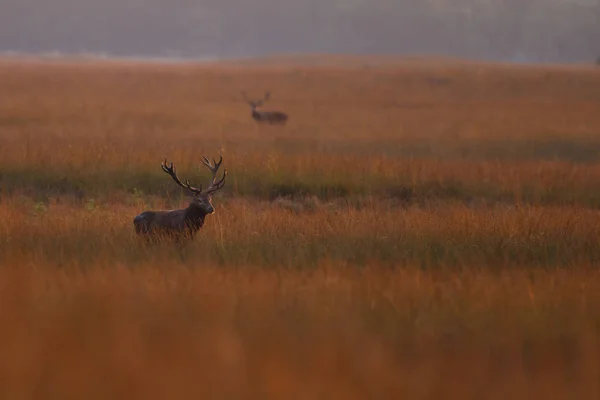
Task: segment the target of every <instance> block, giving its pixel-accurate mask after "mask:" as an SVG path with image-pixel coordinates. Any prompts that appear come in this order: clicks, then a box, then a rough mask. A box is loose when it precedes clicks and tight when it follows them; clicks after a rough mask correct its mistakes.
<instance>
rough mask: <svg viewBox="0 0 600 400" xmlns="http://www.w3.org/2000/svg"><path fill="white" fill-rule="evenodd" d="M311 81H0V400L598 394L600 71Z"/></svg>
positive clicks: (429, 68)
mask: <svg viewBox="0 0 600 400" xmlns="http://www.w3.org/2000/svg"><path fill="white" fill-rule="evenodd" d="M332 60H333V61H332ZM321 61H323V62H322V65H321V66H319V67H310V66H302V65H300V64H298V63H297V64H294V63H292V62H291V61H290V60H288V59H285V60H274V61H273V60H271V61H270V64H269V65H261V64H256V63H242V64H239V65H235V64H232V63H227V64H223V65H210V66H194V65H181V66H150V65H143V64H127V63H106V64H95V63H81V64H72V63H60V62H58V63H43V62H14V61H11V62H3V63H0V91H1V92H2V93H3V96H2V98H0V138H1V140H2V143H1V144H2V145H1V146H0V190H1V191H2V198H1V200H0V264H1V265H2V270H0V281H1V282H2V283H3V290H2V291H1V292H0V322H1V323H2V326H3V329H2V331H1V333H0V352H1V354H3V357H2V360H3V362H2V363H0V376H1V378H2V379H1V380H0V382H3V383H2V384H0V394H1V395H2V398H7V399H8V398H30V397H43V398H48V397H50V398H55V397H56V398H61V399H63V398H81V397H86V398H107V397H109V398H131V397H140V398H189V397H193V396H195V397H203V398H261V399H270V398H311V399H312V398H343V399H352V398H399V397H400V398H401V397H406V398H457V399H458V398H460V399H463V398H528V399H529V398H544V399H554V398H557V399H558V398H597V397H598V395H599V394H600V385H599V384H598V382H600V379H598V378H599V377H600V368H599V363H598V360H599V358H598V357H599V356H600V353H599V352H598V348H599V347H598V346H599V343H598V339H597V338H598V334H599V333H600V332H599V330H598V328H599V326H600V325H598V322H599V321H600V308H599V306H600V297H599V296H600V295H599V293H600V290H599V289H600V275H599V273H598V270H597V264H598V261H599V260H600V243H599V239H600V224H599V222H600V213H598V211H597V208H598V206H599V205H600V190H599V189H598V188H599V185H598V182H599V181H600V164H599V163H598V162H597V156H598V152H599V151H600V139H599V136H598V134H599V133H600V114H599V113H598V105H599V104H600V73H599V72H598V71H597V70H594V69H591V68H590V69H585V68H550V67H536V68H532V67H510V66H498V65H486V64H480V63H471V64H461V63H458V62H454V61H452V62H451V61H444V62H442V61H438V62H431V61H430V62H427V61H426V60H425V61H423V60H417V61H415V60H412V61H410V62H396V61H394V62H392V61H393V60H385V59H384V58H382V59H379V60H378V61H377V63H374V64H372V65H370V66H362V64H361V61H360V59H343V58H342V59H339V60H338V59H335V58H332V59H329V60H321ZM311 63H314V59H312V60H311ZM340 63H342V64H343V65H339V64H340ZM378 63H379V65H378ZM266 89H270V90H271V91H272V94H273V99H272V100H271V102H270V103H268V105H269V107H272V108H280V109H283V110H285V111H286V112H288V113H289V114H290V122H289V124H288V125H287V126H286V127H285V128H281V127H279V128H277V127H258V126H257V125H256V124H255V123H254V122H253V121H252V120H251V119H250V116H249V109H248V107H247V106H246V105H245V104H244V103H243V102H242V101H241V98H240V95H239V91H240V90H246V91H248V92H249V93H251V94H252V95H254V96H259V95H260V94H261V93H262V92H263V91H264V90H266ZM219 151H221V152H222V153H223V155H224V159H225V162H224V165H225V166H227V168H228V170H229V178H228V184H227V185H226V187H225V189H224V190H223V193H222V194H220V195H217V196H216V197H215V199H214V203H215V206H216V208H217V213H216V214H215V215H213V216H210V217H208V219H207V224H206V226H205V227H204V228H203V230H202V231H201V232H200V233H199V235H198V237H197V238H196V240H195V241H194V242H193V243H192V244H191V245H189V246H188V247H187V248H185V249H183V250H181V249H177V248H173V246H170V245H169V244H161V245H159V246H156V247H149V246H148V245H146V244H144V243H140V242H138V241H137V240H136V238H135V236H134V234H133V229H132V228H133V226H132V218H133V216H135V215H136V214H137V213H139V212H140V211H142V210H144V209H148V208H163V207H178V206H185V199H184V198H182V197H181V191H180V190H179V189H178V188H177V187H176V185H174V184H173V182H172V181H170V179H168V177H166V176H165V174H164V173H162V172H161V171H160V169H159V162H160V161H161V160H162V158H163V157H167V158H168V159H169V160H173V161H175V163H176V165H177V166H178V172H179V173H180V175H181V176H183V177H186V178H189V179H190V180H191V181H192V183H194V182H196V181H199V180H201V179H206V177H207V174H206V171H203V170H202V169H201V168H199V167H198V164H199V162H198V161H199V159H200V157H201V156H202V155H207V156H216V155H217V154H218V152H219Z"/></svg>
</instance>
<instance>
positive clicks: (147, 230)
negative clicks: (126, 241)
mask: <svg viewBox="0 0 600 400" xmlns="http://www.w3.org/2000/svg"><path fill="white" fill-rule="evenodd" d="M213 161H214V165H213V164H211V162H210V161H209V160H208V158H206V157H203V160H202V162H203V163H204V165H206V166H207V167H208V168H209V169H210V171H211V172H212V181H211V183H210V185H209V186H208V187H207V188H206V190H202V184H200V188H195V187H192V186H190V183H189V181H187V180H186V181H185V183H182V182H181V181H180V180H179V178H178V177H177V174H176V173H175V166H174V165H173V163H171V165H170V166H167V160H164V161H163V162H162V164H161V167H162V170H163V171H164V172H166V173H167V174H169V175H171V178H173V180H174V181H175V182H176V183H177V184H178V185H179V186H181V187H183V188H184V189H187V190H189V192H190V193H191V195H192V199H191V201H190V204H189V206H188V207H187V208H185V209H181V210H171V211H144V212H143V213H141V214H139V215H138V216H136V217H135V218H134V219H133V224H134V226H135V231H136V233H137V234H138V235H143V236H145V237H147V238H149V237H153V236H155V235H156V234H160V235H165V236H167V237H171V238H174V239H176V240H177V241H179V240H181V239H192V238H193V237H194V235H195V234H196V232H198V230H199V229H200V228H202V226H203V225H204V218H206V216H207V215H208V214H213V213H214V212H215V208H214V207H213V205H212V195H213V193H215V192H216V191H217V190H219V189H221V188H222V187H223V186H224V185H225V177H226V176H227V169H225V170H224V171H223V178H221V180H220V181H217V171H218V170H219V167H220V166H221V163H222V162H223V156H221V159H220V160H219V162H216V161H215V160H214V159H213Z"/></svg>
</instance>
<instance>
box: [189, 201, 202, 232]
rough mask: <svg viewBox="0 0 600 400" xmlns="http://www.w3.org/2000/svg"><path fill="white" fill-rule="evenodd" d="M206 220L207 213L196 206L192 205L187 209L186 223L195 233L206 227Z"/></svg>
mask: <svg viewBox="0 0 600 400" xmlns="http://www.w3.org/2000/svg"><path fill="white" fill-rule="evenodd" d="M204 218H206V212H205V211H204V209H203V208H202V207H200V206H197V205H196V204H193V203H192V204H190V205H189V206H188V208H186V209H185V223H186V225H187V226H188V227H189V228H190V229H192V230H193V231H194V232H195V231H197V230H198V229H200V228H201V227H202V226H203V225H204Z"/></svg>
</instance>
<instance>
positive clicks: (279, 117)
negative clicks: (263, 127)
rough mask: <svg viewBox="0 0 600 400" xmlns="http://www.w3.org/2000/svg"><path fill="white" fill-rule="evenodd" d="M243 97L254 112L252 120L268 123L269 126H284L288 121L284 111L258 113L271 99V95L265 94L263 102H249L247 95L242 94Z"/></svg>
mask: <svg viewBox="0 0 600 400" xmlns="http://www.w3.org/2000/svg"><path fill="white" fill-rule="evenodd" d="M242 96H243V97H244V100H245V101H246V103H248V105H249V106H250V109H251V110H252V118H253V119H254V120H255V121H256V122H258V123H263V122H266V123H268V124H279V125H284V124H285V123H286V122H287V120H288V115H287V114H286V113H284V112H283V111H258V110H257V108H258V107H261V106H262V105H263V104H264V103H265V101H267V100H269V98H270V97H271V93H269V92H265V96H264V98H263V99H261V100H249V99H248V97H246V93H245V92H242Z"/></svg>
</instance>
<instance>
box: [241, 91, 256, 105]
mask: <svg viewBox="0 0 600 400" xmlns="http://www.w3.org/2000/svg"><path fill="white" fill-rule="evenodd" d="M240 93H241V94H242V97H243V98H244V101H245V102H246V103H248V104H249V105H251V106H255V105H256V103H255V102H254V101H252V100H250V99H248V96H246V92H244V91H241V92H240Z"/></svg>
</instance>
